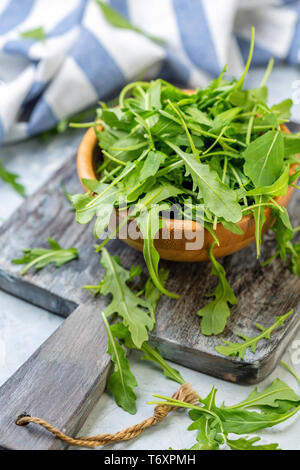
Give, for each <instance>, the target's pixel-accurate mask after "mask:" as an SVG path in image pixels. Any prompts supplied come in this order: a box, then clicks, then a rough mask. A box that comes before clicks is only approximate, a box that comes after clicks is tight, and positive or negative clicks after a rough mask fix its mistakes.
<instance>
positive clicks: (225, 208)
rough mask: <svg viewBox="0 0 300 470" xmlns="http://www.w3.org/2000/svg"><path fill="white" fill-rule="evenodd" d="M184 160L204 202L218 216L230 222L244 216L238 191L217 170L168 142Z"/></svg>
mask: <svg viewBox="0 0 300 470" xmlns="http://www.w3.org/2000/svg"><path fill="white" fill-rule="evenodd" d="M166 143H167V144H168V145H169V146H170V147H171V148H172V149H173V150H174V151H175V152H176V153H177V155H178V156H179V157H180V158H181V159H182V160H183V162H184V164H185V167H186V171H187V173H188V174H191V176H192V179H193V183H194V189H195V188H197V187H198V188H199V190H200V193H201V196H202V197H203V199H204V203H205V204H206V205H207V207H208V208H209V209H210V210H211V212H212V213H213V214H214V215H216V216H217V217H223V218H224V219H225V220H227V221H228V222H238V221H239V220H241V218H242V212H241V208H240V205H239V204H238V202H237V196H236V193H235V192H234V191H233V190H232V189H230V188H229V187H228V186H227V185H225V184H224V183H222V181H221V180H220V178H219V176H218V175H217V173H216V172H215V171H212V170H211V169H210V168H209V166H208V165H205V164H203V163H199V162H197V161H196V159H195V158H194V157H193V156H192V155H191V154H188V153H186V152H183V151H182V150H181V149H180V148H179V147H177V146H176V145H174V144H173V143H172V142H170V141H167V142H166Z"/></svg>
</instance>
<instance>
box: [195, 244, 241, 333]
mask: <svg viewBox="0 0 300 470" xmlns="http://www.w3.org/2000/svg"><path fill="white" fill-rule="evenodd" d="M214 246H215V243H213V244H212V245H211V247H210V250H209V254H210V259H211V262H212V271H211V274H212V275H215V276H218V279H219V283H218V285H217V287H216V289H215V290H214V292H213V293H212V296H213V297H215V299H214V300H212V301H210V302H209V303H208V304H206V305H205V307H203V308H201V309H200V310H198V312H197V315H199V317H202V320H201V332H202V333H203V334H204V335H206V336H209V335H218V334H220V333H222V331H224V328H225V326H226V321H227V318H228V317H229V315H230V308H229V304H232V305H235V304H236V303H237V299H236V297H235V295H234V292H233V290H232V288H231V287H230V285H229V283H228V281H227V279H226V273H225V269H224V268H223V266H222V265H221V264H220V263H219V262H218V261H217V260H216V259H215V257H214V255H213V248H214Z"/></svg>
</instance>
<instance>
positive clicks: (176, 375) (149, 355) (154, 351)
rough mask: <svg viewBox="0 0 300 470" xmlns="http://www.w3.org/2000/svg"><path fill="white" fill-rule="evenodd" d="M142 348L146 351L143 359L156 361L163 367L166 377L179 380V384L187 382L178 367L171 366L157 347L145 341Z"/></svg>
mask: <svg viewBox="0 0 300 470" xmlns="http://www.w3.org/2000/svg"><path fill="white" fill-rule="evenodd" d="M141 350H142V351H143V352H144V353H145V355H144V356H143V357H142V359H143V360H145V361H151V362H155V363H156V364H157V365H159V366H160V367H161V368H162V370H163V373H164V375H165V376H166V377H168V378H169V379H171V380H174V381H175V382H178V383H179V384H183V383H184V382H185V381H184V379H183V378H182V376H181V374H180V372H179V371H178V370H176V369H173V367H171V366H169V364H168V363H167V362H166V361H165V360H164V359H163V357H162V356H161V354H160V352H159V349H158V348H157V347H156V348H152V347H151V346H149V344H148V343H144V344H143V346H142V348H141Z"/></svg>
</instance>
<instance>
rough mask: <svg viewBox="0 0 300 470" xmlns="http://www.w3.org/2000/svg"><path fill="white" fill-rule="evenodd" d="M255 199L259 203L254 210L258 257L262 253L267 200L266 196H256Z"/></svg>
mask: <svg viewBox="0 0 300 470" xmlns="http://www.w3.org/2000/svg"><path fill="white" fill-rule="evenodd" d="M254 200H255V204H257V207H255V208H254V210H253V216H254V221H255V241H256V254H257V258H259V257H260V253H261V242H262V238H261V237H262V229H263V226H264V223H265V221H266V214H265V206H264V205H263V204H264V202H266V197H264V196H256V197H254Z"/></svg>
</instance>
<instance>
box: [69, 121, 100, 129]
mask: <svg viewBox="0 0 300 470" xmlns="http://www.w3.org/2000/svg"><path fill="white" fill-rule="evenodd" d="M95 124H99V122H98V121H93V122H70V123H69V127H73V128H78V129H84V128H86V127H92V126H94V125H95Z"/></svg>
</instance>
